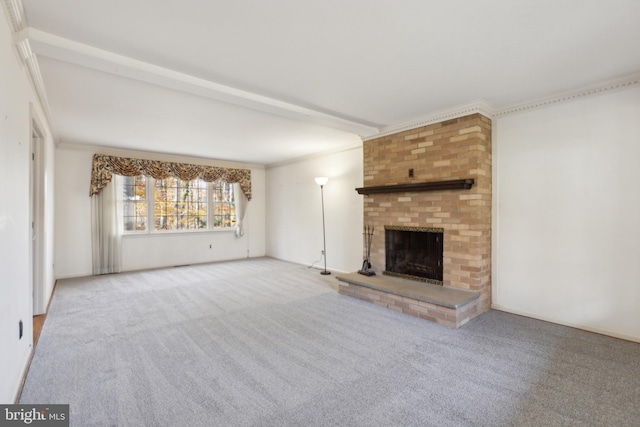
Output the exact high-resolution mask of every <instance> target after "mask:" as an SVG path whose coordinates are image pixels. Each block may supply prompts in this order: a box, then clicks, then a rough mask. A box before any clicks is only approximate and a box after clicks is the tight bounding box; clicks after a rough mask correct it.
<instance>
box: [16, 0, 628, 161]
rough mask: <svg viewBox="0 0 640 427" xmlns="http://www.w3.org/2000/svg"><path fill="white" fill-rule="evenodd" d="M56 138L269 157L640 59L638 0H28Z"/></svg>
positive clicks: (612, 72) (605, 76)
mask: <svg viewBox="0 0 640 427" xmlns="http://www.w3.org/2000/svg"><path fill="white" fill-rule="evenodd" d="M22 1H23V5H24V9H25V12H26V25H27V26H28V27H29V31H28V34H27V35H26V36H25V37H27V38H28V39H29V40H30V42H31V44H32V47H33V49H34V51H35V52H36V53H37V55H38V56H37V58H38V65H39V68H40V72H41V74H42V76H43V81H44V86H45V88H46V93H47V97H48V100H49V104H50V107H51V112H52V116H53V118H54V120H55V124H56V127H57V129H58V138H59V140H60V141H63V142H69V143H83V144H96V145H107V146H116V147H123V148H132V149H138V150H147V151H156V152H166V153H176V154H186V155H193V156H203V157H209V158H216V159H223V160H234V161H244V162H249V163H258V164H272V163H275V162H280V161H284V160H286V159H289V158H296V157H301V156H305V155H309V154H313V153H317V152H322V151H328V150H336V149H340V148H342V147H352V146H354V145H357V144H358V143H359V141H360V137H359V135H360V136H365V137H366V136H371V135H374V134H375V133H376V132H377V131H378V130H379V129H384V128H385V127H389V126H393V125H397V124H399V123H403V122H407V121H411V120H414V119H417V118H419V117H421V116H425V115H428V114H430V113H434V112H437V111H441V110H445V109H448V108H451V107H454V106H457V105H461V104H465V103H469V102H473V101H478V100H484V101H486V102H487V103H488V104H489V105H491V106H492V107H493V108H495V109H501V108H505V107H508V106H510V105H514V104H517V103H521V102H525V101H529V100H532V99H536V98H541V97H545V96H551V95H554V94H557V93H560V92H564V91H567V90H571V89H577V88H582V87H585V86H588V85H591V84H594V83H597V82H601V81H605V80H610V79H614V78H617V77H620V76H624V75H628V74H631V73H636V72H638V71H640V54H639V50H638V46H640V1H637V0H606V1H605V0H553V1H548V0H536V1H533V0H484V1H477V0H447V1H443V0H441V1H427V0H348V1H345V0H341V1H337V0H322V1H320V0H272V1H265V0H244V1H243V0H238V1H225V2H223V1H202V0H182V1H180V2H177V1H166V0H165V1H158V0H110V1H77V0H56V1H49V0H22Z"/></svg>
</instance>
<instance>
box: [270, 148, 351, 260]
mask: <svg viewBox="0 0 640 427" xmlns="http://www.w3.org/2000/svg"><path fill="white" fill-rule="evenodd" d="M362 175H363V158H362V148H361V147H360V148H356V149H352V150H348V151H342V152H339V153H333V154H327V155H324V156H318V157H312V158H307V159H303V160H300V161H297V162H292V163H287V164H284V165H281V166H276V167H271V168H269V169H267V255H269V256H271V257H274V258H278V259H283V260H286V261H292V262H296V263H300V264H306V265H311V264H312V263H313V262H315V261H318V260H320V259H321V251H322V248H323V240H322V205H321V203H322V200H321V194H320V187H319V186H318V185H317V184H316V183H315V180H314V178H315V177H317V176H327V177H328V178H329V182H328V183H327V184H326V185H325V186H324V203H325V222H326V240H327V268H328V269H330V270H336V271H339V272H352V271H356V270H358V269H359V268H361V267H362V227H363V224H362V220H363V211H362V209H363V201H362V196H360V195H359V194H358V193H357V192H356V191H355V188H356V187H362ZM315 266H316V267H324V263H323V261H320V262H318V263H317V264H316V265H315Z"/></svg>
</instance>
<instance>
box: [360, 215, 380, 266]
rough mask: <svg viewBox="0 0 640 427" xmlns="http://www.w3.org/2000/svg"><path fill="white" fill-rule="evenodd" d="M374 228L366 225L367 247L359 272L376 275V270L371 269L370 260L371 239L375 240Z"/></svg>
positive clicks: (365, 239) (365, 240)
mask: <svg viewBox="0 0 640 427" xmlns="http://www.w3.org/2000/svg"><path fill="white" fill-rule="evenodd" d="M373 230H374V227H373V226H371V227H369V226H368V225H367V226H365V227H364V233H362V234H363V235H364V244H365V247H366V249H365V250H366V252H365V258H364V261H363V262H362V270H358V273H360V274H363V275H365V276H375V275H376V272H375V271H373V270H369V269H370V268H371V262H369V257H370V255H371V241H372V240H373Z"/></svg>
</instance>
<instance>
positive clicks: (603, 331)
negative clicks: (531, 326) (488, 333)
mask: <svg viewBox="0 0 640 427" xmlns="http://www.w3.org/2000/svg"><path fill="white" fill-rule="evenodd" d="M491 309H493V310H498V311H504V312H505V313H511V314H516V315H518V316H524V317H530V318H532V319H537V320H542V321H545V322H550V323H556V324H558V325H563V326H568V327H570V328H575V329H580V330H583V331H587V332H593V333H595V334H600V335H606V336H610V337H613V338H618V339H621V340H625V341H631V342H635V343H640V337H638V336H634V335H629V334H625V333H621V332H617V331H612V330H609V329H604V328H599V327H597V326H592V325H585V324H580V323H572V322H566V321H564V320H560V319H557V318H554V317H547V316H539V315H537V314H533V313H529V312H526V311H522V310H514V309H511V308H508V307H504V306H502V305H500V304H491Z"/></svg>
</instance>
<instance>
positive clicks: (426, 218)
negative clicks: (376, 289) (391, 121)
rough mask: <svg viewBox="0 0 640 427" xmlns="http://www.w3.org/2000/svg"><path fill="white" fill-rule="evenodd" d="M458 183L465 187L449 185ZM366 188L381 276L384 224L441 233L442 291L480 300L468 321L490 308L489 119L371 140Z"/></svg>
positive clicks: (375, 263) (376, 266)
mask: <svg viewBox="0 0 640 427" xmlns="http://www.w3.org/2000/svg"><path fill="white" fill-rule="evenodd" d="M454 181H456V182H457V183H458V184H459V183H461V182H466V185H457V186H451V185H448V184H450V183H452V182H454ZM424 183H433V184H432V185H431V186H428V185H427V186H422V185H420V184H424ZM438 183H440V184H438ZM407 184H408V185H409V188H407V187H403V185H407ZM379 187H381V188H379ZM469 187H470V188H469ZM450 188H455V189H450ZM367 189H376V191H374V192H368V191H366V190H367ZM386 189H390V190H391V189H393V191H395V192H392V191H386ZM360 190H363V191H362V192H361V194H364V195H363V198H364V224H365V225H368V226H372V227H375V230H376V234H375V236H374V238H373V242H372V247H371V264H372V266H373V269H374V270H375V271H376V272H377V273H378V274H381V273H382V271H383V270H385V233H384V230H385V226H386V227H407V228H411V227H416V228H437V229H442V233H443V234H442V236H443V254H442V258H443V266H442V270H443V272H442V285H443V287H444V288H453V289H460V290H467V291H473V292H475V293H476V294H477V295H478V298H477V300H476V301H475V302H474V305H475V307H474V308H473V310H471V309H470V308H469V307H466V308H465V312H466V313H467V314H466V315H467V317H469V318H472V317H474V316H476V315H478V314H480V313H482V312H484V311H487V310H488V309H489V308H490V304H491V120H490V119H489V118H487V117H485V116H483V115H481V114H472V115H468V116H464V117H459V118H456V119H452V120H447V121H444V122H440V123H435V124H431V125H428V126H424V127H420V128H416V129H411V130H407V131H404V132H400V133H396V134H392V135H387V136H383V137H380V138H376V139H372V140H368V141H365V142H364V188H363V189H359V192H360ZM430 286H435V285H430ZM469 312H471V315H470V316H469ZM458 320H459V319H458ZM466 320H469V319H468V318H467V319H465V321H466ZM456 323H460V322H456ZM457 326H459V324H458V325H457Z"/></svg>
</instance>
